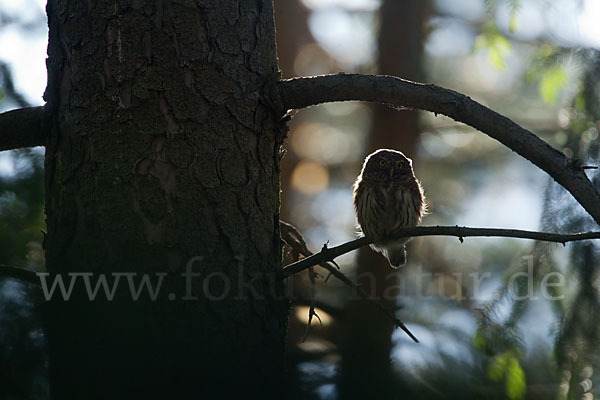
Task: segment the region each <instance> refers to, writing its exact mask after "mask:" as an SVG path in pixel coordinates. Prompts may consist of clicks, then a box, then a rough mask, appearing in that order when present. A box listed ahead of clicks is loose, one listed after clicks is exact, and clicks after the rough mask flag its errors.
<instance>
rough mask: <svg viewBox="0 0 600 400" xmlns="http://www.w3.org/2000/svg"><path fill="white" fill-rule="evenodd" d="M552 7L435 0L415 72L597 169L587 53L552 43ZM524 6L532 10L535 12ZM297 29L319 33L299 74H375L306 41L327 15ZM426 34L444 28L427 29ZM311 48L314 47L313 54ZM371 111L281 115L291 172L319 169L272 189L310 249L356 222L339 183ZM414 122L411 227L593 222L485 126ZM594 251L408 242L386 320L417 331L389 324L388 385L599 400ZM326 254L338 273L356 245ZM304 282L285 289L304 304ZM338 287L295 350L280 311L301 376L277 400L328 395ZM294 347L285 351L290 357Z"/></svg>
mask: <svg viewBox="0 0 600 400" xmlns="http://www.w3.org/2000/svg"><path fill="white" fill-rule="evenodd" d="M279 3H280V4H282V6H285V2H284V1H280V2H279ZM313 3H314V2H304V4H307V5H309V10H308V15H309V16H308V19H309V21H313V22H314V19H311V18H314V15H316V14H319V15H321V14H322V13H324V9H326V7H327V6H326V5H321V6H319V7H316V6H313ZM325 3H327V4H328V5H329V9H328V11H327V12H329V13H331V14H336V17H339V16H340V15H348V14H350V15H352V14H357V13H358V14H363V15H364V14H369V13H374V14H375V15H376V10H374V9H373V8H372V7H369V6H367V5H365V4H366V3H369V4H371V2H364V1H356V2H350V3H352V5H347V6H345V5H344V4H343V3H340V2H333V3H332V2H325ZM476 3H479V5H480V7H479V8H478V7H476V6H477V4H476ZM465 4H466V5H465ZM276 5H277V4H276ZM563 5H564V4H563V3H561V4H556V5H554V4H552V7H550V4H546V3H544V2H543V1H536V0H480V1H479V2H477V1H471V2H452V1H449V0H448V1H446V0H437V1H434V2H433V12H432V15H431V17H430V23H429V24H427V27H426V29H429V30H430V31H431V33H430V37H431V38H432V40H431V42H430V43H429V44H428V46H426V54H425V60H426V63H427V64H426V72H427V78H426V80H427V81H428V82H434V83H436V84H439V85H442V86H446V87H451V88H452V89H455V90H457V91H459V92H463V93H466V94H468V95H470V96H472V97H474V98H475V99H476V100H478V101H480V102H482V103H484V104H486V105H487V106H488V107H490V108H492V109H494V110H496V111H498V112H501V113H503V114H505V115H507V116H508V117H509V118H511V119H513V120H515V121H516V122H518V123H520V124H521V125H522V126H524V127H526V128H528V129H531V130H532V131H533V132H536V133H537V134H539V135H540V136H541V137H542V138H543V139H545V140H547V141H548V142H549V143H551V144H552V145H553V146H555V147H556V148H558V149H559V150H561V151H563V152H565V154H567V155H568V156H572V157H575V158H577V159H579V160H581V162H582V163H584V164H589V165H598V164H599V163H600V148H599V147H600V141H599V140H598V128H599V125H598V121H600V79H598V78H599V77H600V62H599V57H598V52H597V51H596V50H594V49H591V48H583V47H582V46H581V45H578V44H574V43H575V41H572V42H568V41H565V40H560V39H558V38H557V37H556V35H555V34H554V33H553V32H552V28H553V27H552V26H551V24H548V23H547V24H546V25H544V24H543V23H544V22H547V21H546V20H544V16H543V15H542V14H543V13H544V12H546V11H547V10H548V9H551V8H555V9H559V10H560V7H561V6H563ZM578 5H579V6H580V7H583V5H584V3H583V2H580V3H578ZM361 6H362V7H361ZM461 7H462V8H461ZM531 7H533V8H534V9H536V10H537V11H538V13H537V14H535V15H534V14H532V12H531ZM331 8H334V9H335V11H332V9H331ZM478 10H479V11H478ZM558 12H559V13H560V11H558ZM532 15H533V17H532ZM569 15H571V14H569ZM376 18H377V17H375V20H377V19H376ZM532 18H538V19H539V20H538V21H533V20H532ZM566 18H567V17H566V15H565V20H566ZM365 19H367V20H368V17H365ZM319 21H321V19H319ZM540 21H542V24H541V25H544V26H543V27H542V28H540V29H544V30H542V31H540V32H539V33H537V35H536V36H535V37H527V35H523V34H522V30H523V29H524V28H527V25H528V24H530V23H532V22H535V23H536V24H538V25H540ZM309 26H310V28H311V31H315V30H320V32H319V34H318V35H314V36H315V37H316V38H317V39H314V42H311V43H307V44H305V46H304V49H308V48H310V49H311V52H310V53H308V52H305V51H303V52H299V54H298V56H297V58H296V62H295V66H296V68H297V69H296V70H295V71H293V74H292V75H310V74H311V73H312V72H314V71H315V69H314V66H315V65H317V64H318V65H319V68H318V73H332V72H337V71H339V70H342V69H343V70H346V71H367V72H370V71H372V65H373V63H372V62H369V63H364V61H361V60H360V59H358V58H357V59H356V63H355V64H352V62H351V57H347V58H344V61H343V62H340V61H339V60H337V58H336V54H333V53H330V52H328V51H327V50H326V49H328V48H330V47H331V46H332V44H331V43H330V42H328V43H326V44H323V43H321V41H320V40H319V38H321V37H323V36H326V35H327V33H328V32H332V31H333V30H334V26H328V25H326V24H323V25H321V26H319V25H318V24H316V23H313V24H312V25H311V24H309ZM444 29H445V30H444ZM437 30H440V31H444V33H445V36H441V39H440V36H439V35H436V31H437ZM358 34H359V33H357V32H348V33H347V38H346V40H347V41H348V42H350V43H352V41H353V40H357V39H356V38H355V36H354V35H358ZM403 34H407V33H406V32H404V33H403ZM372 35H376V26H375V27H373V32H372ZM433 39H435V40H433ZM340 40H341V39H340ZM361 40H362V39H361ZM372 42H373V43H374V42H375V40H372ZM279 45H280V46H281V45H285V44H282V43H280V44H279ZM315 49H319V51H318V52H317V51H316V50H315ZM373 52H374V53H376V52H377V51H376V50H374V51H373ZM317 53H318V54H320V56H318V57H316V56H314V55H315V54H317ZM317 60H320V62H318V61H317ZM349 60H350V61H349ZM303 66H306V69H304V67H303ZM311 68H312V69H311ZM370 118H371V115H370V113H369V111H368V108H367V107H364V106H363V105H362V104H358V103H349V104H348V103H345V104H339V105H335V104H331V105H324V106H320V107H315V108H311V109H310V110H307V111H302V112H301V113H299V115H298V117H297V118H295V119H293V120H292V124H291V132H290V142H288V150H289V155H290V156H291V157H295V160H296V162H295V163H294V164H293V165H292V167H291V168H292V169H295V168H304V167H302V166H303V164H304V163H305V162H311V163H314V164H318V165H320V168H314V167H315V166H314V165H313V166H312V168H313V169H314V171H317V169H318V170H319V171H320V172H319V173H318V174H316V173H314V174H313V175H311V176H312V177H310V176H308V175H305V176H303V177H302V179H298V178H296V179H293V180H292V183H291V184H290V185H289V186H287V187H283V190H284V191H288V192H289V193H288V198H287V200H288V202H289V203H290V204H288V206H289V207H290V208H291V210H292V211H291V217H290V222H291V223H293V224H295V225H297V226H298V227H299V228H300V230H301V232H303V233H304V234H305V236H306V237H307V239H308V242H309V245H310V246H311V247H312V249H313V250H315V249H318V248H320V247H321V246H322V244H323V243H325V242H327V241H328V240H329V241H331V243H332V244H337V243H340V242H343V241H346V240H348V239H351V238H352V237H353V235H354V234H355V230H354V226H353V224H354V218H353V212H352V206H351V185H352V182H353V180H354V178H355V177H356V175H357V174H358V171H359V168H360V162H361V161H362V157H363V156H364V155H365V151H366V149H365V147H364V143H366V142H367V138H366V137H365V132H367V131H368V129H369V121H370ZM422 131H423V134H422V135H421V143H420V149H419V154H418V157H417V158H416V159H415V170H416V175H417V176H418V177H419V179H420V180H421V182H422V184H423V186H424V188H425V192H426V195H427V198H428V201H429V205H430V214H429V215H428V216H427V217H426V218H425V220H424V222H423V223H424V224H427V225H435V224H449V225H453V224H460V225H475V226H482V225H483V226H490V225H495V226H502V227H517V228H523V229H536V228H539V230H543V231H554V232H577V231H584V230H591V229H597V228H596V227H597V225H596V224H595V223H594V222H593V221H592V220H591V218H589V217H588V216H587V214H586V213H585V212H584V211H583V210H582V208H581V207H580V206H579V205H578V204H577V203H576V202H575V201H574V200H573V199H572V197H571V196H570V195H569V194H568V193H566V192H565V191H564V190H563V189H562V187H560V186H559V185H557V184H556V183H555V182H553V181H552V179H550V178H548V177H547V175H545V174H543V173H541V172H540V171H539V170H536V168H535V167H533V166H531V165H530V164H529V163H528V162H526V161H523V160H521V159H519V158H518V157H515V156H514V155H513V154H511V152H510V151H508V150H507V149H505V148H503V147H502V146H501V145H499V144H497V143H496V142H494V141H493V140H490V139H489V138H488V137H486V136H484V135H481V134H480V133H478V132H474V131H473V130H471V129H470V128H468V127H464V126H462V125H458V124H456V123H454V122H453V121H451V120H449V119H447V118H444V117H439V116H438V117H434V116H432V115H428V114H423V116H422ZM400 150H402V149H400ZM285 162H286V160H285V159H284V163H285ZM300 171H302V170H300ZM290 173H291V175H292V176H293V175H294V173H295V172H294V170H292V171H291V172H290ZM297 176H298V175H296V177H297ZM324 176H327V181H326V182H325V181H324V180H323V177H324ZM588 176H590V178H592V179H593V181H594V182H595V183H596V185H597V186H598V187H600V174H598V172H597V171H595V170H588ZM319 182H320V184H319V185H317V183H319ZM309 189H310V190H309ZM599 255H600V254H599V251H598V246H597V245H595V244H594V243H580V244H574V245H568V246H566V247H563V246H559V245H552V244H546V243H534V244H532V243H531V242H527V241H518V240H505V239H485V240H483V239H482V240H476V239H473V240H466V241H465V243H464V244H461V245H458V243H457V242H456V241H455V240H451V239H448V238H427V239H423V238H419V239H415V240H413V242H412V244H411V248H410V249H409V265H408V266H407V267H406V268H405V269H404V270H402V271H401V273H402V277H403V280H402V281H403V285H402V288H400V289H399V293H400V295H399V296H398V303H399V304H400V306H401V307H402V310H401V311H400V312H399V317H400V318H401V319H402V320H403V321H404V322H406V323H408V325H409V328H410V329H411V330H412V331H413V332H414V333H415V334H416V336H417V337H418V338H419V339H420V340H421V343H420V344H419V345H415V344H413V343H410V341H409V340H407V339H406V337H405V336H404V335H402V334H401V333H398V332H396V333H395V334H394V341H395V347H394V350H393V352H392V355H391V359H392V362H393V364H394V366H395V367H396V375H395V379H396V382H395V384H396V386H397V391H398V393H399V394H401V397H404V398H411V399H437V398H439V399H454V398H456V399H468V398H488V399H496V398H497V399H538V398H539V399H547V398H556V399H580V398H585V399H588V398H592V397H590V396H592V395H595V396H598V395H599V391H598V389H597V387H598V384H599V383H600V374H597V373H595V371H596V370H597V369H598V365H597V364H598V356H597V355H596V354H599V353H598V350H599V349H598V340H599V338H600V329H599V328H598V324H597V321H598V317H600V315H597V314H598V311H597V310H600V304H598V288H597V287H596V285H595V283H596V282H597V280H598V276H599V275H600V270H599V267H600V266H599V265H598V264H599V261H598V260H599V258H598V256H599ZM339 261H340V265H341V267H342V269H343V270H344V271H345V272H346V273H348V274H350V275H351V274H352V271H353V270H354V269H355V265H354V263H355V261H356V260H355V257H354V255H353V254H349V255H346V256H344V257H343V258H342V259H341V260H339ZM486 274H487V275H486ZM298 279H299V280H301V277H299V278H298ZM297 284H298V283H297V282H296V283H295V285H297ZM300 286H301V285H300ZM304 293H305V291H303V290H302V289H298V297H299V298H300V299H299V300H298V302H299V304H302V305H303V306H304V305H305V304H306V301H307V299H304V300H302V298H303V296H304ZM348 296H351V293H349V292H348V291H347V290H346V289H345V288H343V286H341V285H340V284H339V283H338V282H335V279H333V278H331V279H329V280H328V281H327V282H323V281H320V284H319V286H318V287H317V307H319V309H318V312H319V315H321V316H327V321H328V322H326V323H325V324H324V326H323V327H315V326H314V324H313V328H311V331H310V334H309V336H308V339H307V341H306V342H305V343H302V344H301V345H300V344H299V345H298V346H295V345H294V343H295V341H294V337H295V336H294V326H298V331H299V332H300V333H303V332H304V324H305V323H306V313H305V312H304V313H301V314H297V313H294V314H292V315H293V316H292V317H291V320H290V324H291V325H290V331H291V336H290V338H289V341H290V349H295V351H299V352H300V354H302V356H301V357H300V358H299V359H298V360H300V359H301V361H298V364H295V365H296V366H297V369H294V367H292V368H290V370H291V371H296V372H297V373H298V376H296V377H295V379H296V380H295V382H296V384H295V385H294V386H293V388H291V389H290V390H291V391H293V395H290V398H320V399H325V398H327V399H329V398H336V391H335V384H336V373H335V371H336V370H335V368H336V366H338V365H339V364H338V363H339V356H338V354H337V352H336V345H335V344H336V343H338V342H339V341H340V340H343V337H344V336H343V335H344V334H343V332H344V321H343V318H344V316H340V315H338V314H337V313H339V310H340V309H341V304H343V303H344V301H345V300H346V299H347V298H348ZM365 340H369V338H365ZM300 349H301V350H300ZM324 349H326V351H325V350H324ZM295 351H291V352H290V354H291V357H292V360H291V361H290V363H291V364H292V366H293V365H294V357H295V356H296V355H297V354H298V353H296V352H295ZM311 354H312V356H311ZM357 379H360V377H358V376H357ZM373 390H374V393H376V388H374V389H373Z"/></svg>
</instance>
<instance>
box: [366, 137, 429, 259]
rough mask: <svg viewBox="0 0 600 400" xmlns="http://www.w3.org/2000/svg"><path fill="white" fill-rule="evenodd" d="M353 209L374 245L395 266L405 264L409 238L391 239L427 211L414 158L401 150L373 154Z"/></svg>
mask: <svg viewBox="0 0 600 400" xmlns="http://www.w3.org/2000/svg"><path fill="white" fill-rule="evenodd" d="M354 210H355V211H356V218H357V221H358V224H359V225H360V228H361V230H362V232H363V233H364V234H365V235H366V236H367V237H369V238H371V239H373V244H372V245H371V248H372V249H373V250H375V251H378V252H380V253H381V254H383V255H384V256H385V258H387V259H388V261H389V263H390V265H391V266H392V267H393V268H398V267H400V266H402V265H404V264H406V246H405V245H406V242H408V240H409V239H408V238H401V239H395V240H388V237H389V235H390V234H392V233H393V232H394V231H395V230H397V229H398V228H401V227H413V226H416V225H417V224H418V223H419V222H421V217H422V216H423V214H424V213H425V199H424V197H423V189H422V188H421V184H420V183H419V181H418V180H417V178H415V175H414V173H413V169H412V160H411V159H410V158H407V157H405V156H404V154H402V153H401V152H399V151H396V150H390V149H380V150H377V151H375V152H374V153H371V154H370V155H369V156H368V157H367V158H366V159H365V162H364V164H363V167H362V171H361V172H360V175H358V178H356V182H354Z"/></svg>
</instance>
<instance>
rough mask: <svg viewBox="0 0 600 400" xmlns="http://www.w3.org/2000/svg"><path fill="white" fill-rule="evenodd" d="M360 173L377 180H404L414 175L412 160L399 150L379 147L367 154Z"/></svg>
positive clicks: (363, 176) (364, 176)
mask: <svg viewBox="0 0 600 400" xmlns="http://www.w3.org/2000/svg"><path fill="white" fill-rule="evenodd" d="M361 175H362V178H363V179H364V178H367V179H372V180H376V181H379V182H384V181H404V180H407V179H410V178H412V177H413V176H414V175H413V170H412V160H411V159H410V158H408V157H406V156H405V155H404V154H402V152H400V151H396V150H391V149H379V150H377V151H375V152H373V153H371V154H369V156H367V158H366V159H365V163H364V164H363V169H362V172H361Z"/></svg>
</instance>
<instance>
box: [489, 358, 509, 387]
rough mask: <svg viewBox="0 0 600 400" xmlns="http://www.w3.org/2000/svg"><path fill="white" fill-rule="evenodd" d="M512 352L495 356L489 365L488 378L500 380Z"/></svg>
mask: <svg viewBox="0 0 600 400" xmlns="http://www.w3.org/2000/svg"><path fill="white" fill-rule="evenodd" d="M509 357H510V354H509V353H508V352H506V353H501V354H498V355H496V356H494V358H493V360H492V363H491V364H490V366H489V367H488V371H487V374H488V378H490V380H491V381H492V382H500V381H501V380H502V378H503V377H504V375H505V373H506V369H507V367H508V361H509Z"/></svg>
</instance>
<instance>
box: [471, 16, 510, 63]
mask: <svg viewBox="0 0 600 400" xmlns="http://www.w3.org/2000/svg"><path fill="white" fill-rule="evenodd" d="M510 49H511V44H510V41H509V40H508V39H507V38H506V37H505V36H504V35H502V34H501V33H500V30H499V29H498V27H497V26H496V25H495V24H488V25H487V26H486V27H485V29H484V30H483V32H482V33H480V34H479V35H478V36H477V37H476V38H475V46H474V50H475V51H484V50H485V51H486V52H487V59H488V61H489V63H490V64H491V65H492V66H493V67H494V68H497V69H500V70H501V69H504V68H506V62H505V61H504V58H505V56H506V55H507V54H508V53H509V52H510Z"/></svg>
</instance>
